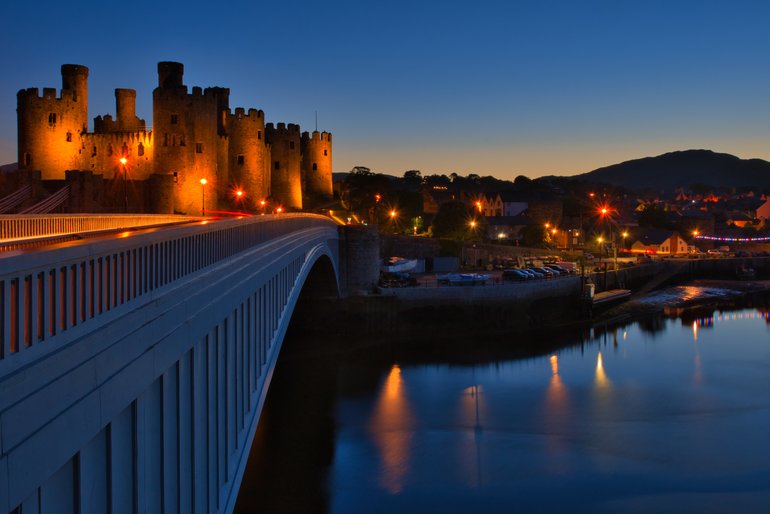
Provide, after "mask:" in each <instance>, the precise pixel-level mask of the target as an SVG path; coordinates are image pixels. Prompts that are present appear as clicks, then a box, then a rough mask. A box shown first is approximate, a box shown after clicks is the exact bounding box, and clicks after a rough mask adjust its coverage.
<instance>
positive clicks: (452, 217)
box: [432, 201, 486, 239]
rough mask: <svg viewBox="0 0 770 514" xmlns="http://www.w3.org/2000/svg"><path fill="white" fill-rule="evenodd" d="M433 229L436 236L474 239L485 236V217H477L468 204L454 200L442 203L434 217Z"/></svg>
mask: <svg viewBox="0 0 770 514" xmlns="http://www.w3.org/2000/svg"><path fill="white" fill-rule="evenodd" d="M471 222H473V223H474V226H471ZM432 229H433V235H434V236H435V237H444V238H448V239H474V238H479V237H483V235H484V233H485V230H486V225H485V222H484V218H483V217H476V216H475V213H474V212H473V210H472V209H471V208H470V207H469V206H468V205H466V204H464V203H463V202H457V201H454V202H446V203H443V204H441V206H440V207H439V210H438V212H437V213H436V217H435V218H433V225H432Z"/></svg>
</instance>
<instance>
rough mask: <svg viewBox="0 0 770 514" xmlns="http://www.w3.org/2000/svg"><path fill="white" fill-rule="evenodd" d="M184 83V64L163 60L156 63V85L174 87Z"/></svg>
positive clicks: (167, 87)
mask: <svg viewBox="0 0 770 514" xmlns="http://www.w3.org/2000/svg"><path fill="white" fill-rule="evenodd" d="M182 84H184V64H182V63H181V62H171V61H163V62H159V63H158V87H159V88H161V89H175V88H178V87H180V86H181V85H182Z"/></svg>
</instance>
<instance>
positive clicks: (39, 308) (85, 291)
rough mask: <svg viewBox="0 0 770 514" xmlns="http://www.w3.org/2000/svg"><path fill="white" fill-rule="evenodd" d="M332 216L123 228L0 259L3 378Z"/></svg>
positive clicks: (0, 364) (325, 223)
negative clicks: (175, 286)
mask: <svg viewBox="0 0 770 514" xmlns="http://www.w3.org/2000/svg"><path fill="white" fill-rule="evenodd" d="M333 225H334V223H333V222H332V221H331V220H329V218H326V217H323V216H315V215H308V214H296V215H294V214H282V215H280V216H255V217H252V218H243V219H232V220H221V221H214V222H208V221H201V222H199V223H196V224H188V225H184V226H179V227H169V228H164V229H159V230H147V231H140V232H136V233H130V232H126V233H124V234H121V235H122V236H124V237H120V236H110V237H104V238H98V239H91V240H89V242H88V244H77V243H72V244H65V245H60V247H56V248H52V249H48V250H46V249H41V250H38V251H34V252H16V253H14V254H11V255H7V256H3V257H0V316H1V318H0V325H1V328H2V330H0V377H2V376H4V375H5V374H6V373H9V372H11V371H13V370H15V369H18V368H19V366H23V365H24V364H25V363H27V362H31V361H33V360H34V359H37V358H39V357H40V356H42V355H45V354H46V353H48V352H50V351H52V350H54V349H55V348H57V347H60V346H61V345H63V344H67V342H68V341H71V340H73V339H74V338H76V337H78V336H79V335H80V334H82V333H84V331H87V330H91V329H92V328H93V325H94V323H93V321H95V320H98V322H99V323H106V322H108V321H110V319H113V318H115V317H117V316H119V315H120V313H121V312H124V310H125V309H127V308H134V307H135V306H137V305H140V304H141V302H143V301H148V300H150V299H151V298H152V297H153V295H155V294H157V293H158V292H159V291H160V290H162V289H163V288H166V287H168V286H169V285H170V284H172V283H173V282H174V281H176V280H179V279H181V278H183V277H186V276H188V275H190V274H192V273H196V272H198V271H200V270H203V269H204V268H206V267H208V266H211V265H212V264H215V263H217V262H219V261H222V260H224V259H227V258H229V257H231V256H233V255H235V254H237V253H239V252H241V251H243V250H246V249H248V248H251V247H253V246H255V245H258V244H261V243H264V242H267V241H269V240H271V239H274V238H277V237H280V236H283V235H287V234H290V233H292V232H296V231H299V230H302V229H309V228H321V227H324V228H328V227H329V226H333Z"/></svg>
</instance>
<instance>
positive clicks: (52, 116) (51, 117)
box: [48, 112, 56, 125]
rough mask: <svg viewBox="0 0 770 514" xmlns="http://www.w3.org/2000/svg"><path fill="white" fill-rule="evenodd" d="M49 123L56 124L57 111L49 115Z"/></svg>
mask: <svg viewBox="0 0 770 514" xmlns="http://www.w3.org/2000/svg"><path fill="white" fill-rule="evenodd" d="M48 124H49V125H56V113H55V112H52V113H51V114H49V115H48Z"/></svg>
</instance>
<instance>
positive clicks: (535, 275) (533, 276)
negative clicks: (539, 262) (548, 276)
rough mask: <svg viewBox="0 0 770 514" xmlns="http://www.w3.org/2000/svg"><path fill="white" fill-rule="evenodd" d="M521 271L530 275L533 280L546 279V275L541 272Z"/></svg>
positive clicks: (529, 269) (523, 269)
mask: <svg viewBox="0 0 770 514" xmlns="http://www.w3.org/2000/svg"><path fill="white" fill-rule="evenodd" d="M521 271H523V272H524V273H527V274H529V275H530V276H531V277H532V278H544V277H545V275H543V274H542V273H540V272H539V271H535V270H534V269H532V268H522V269H521Z"/></svg>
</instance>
